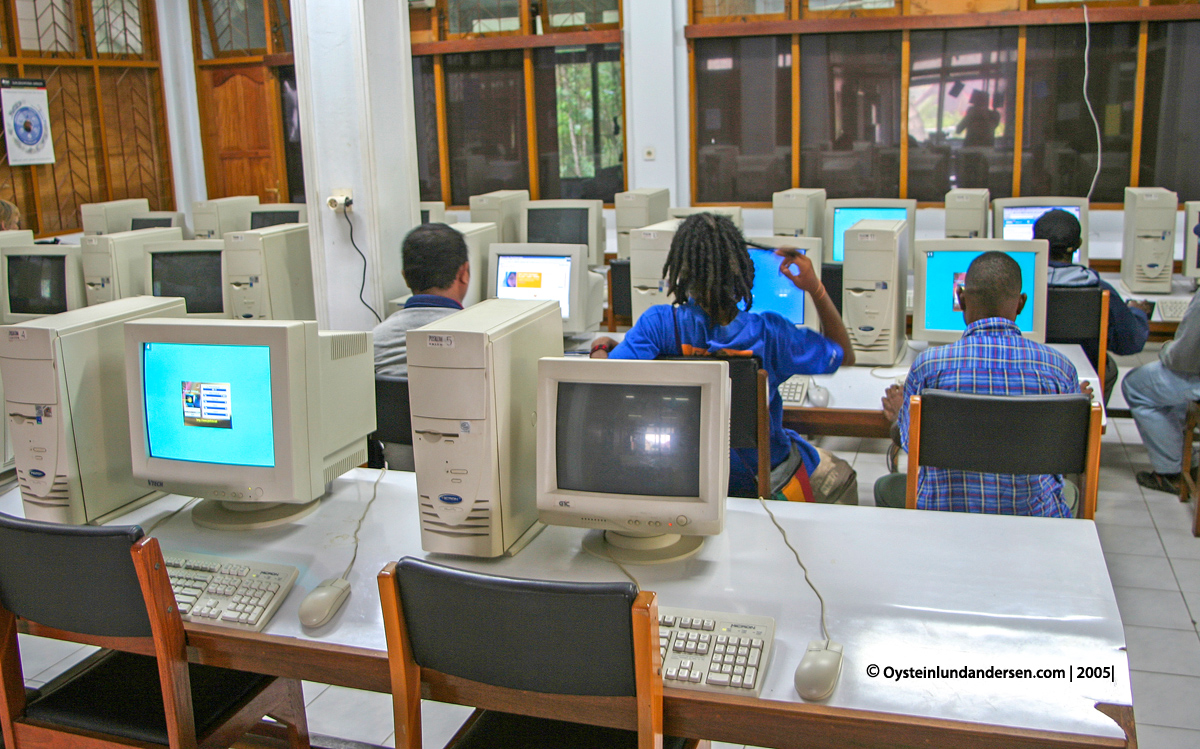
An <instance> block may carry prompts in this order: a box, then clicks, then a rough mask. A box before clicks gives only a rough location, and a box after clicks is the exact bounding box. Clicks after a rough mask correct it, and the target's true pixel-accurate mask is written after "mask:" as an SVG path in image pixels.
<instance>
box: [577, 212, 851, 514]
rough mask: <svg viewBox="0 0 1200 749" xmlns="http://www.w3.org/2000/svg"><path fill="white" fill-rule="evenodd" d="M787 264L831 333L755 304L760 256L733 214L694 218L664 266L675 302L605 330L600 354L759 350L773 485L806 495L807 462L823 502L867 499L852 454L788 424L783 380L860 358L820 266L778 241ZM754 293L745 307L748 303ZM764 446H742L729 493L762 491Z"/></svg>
mask: <svg viewBox="0 0 1200 749" xmlns="http://www.w3.org/2000/svg"><path fill="white" fill-rule="evenodd" d="M777 254H779V255H780V256H781V257H782V260H781V261H780V268H779V272H780V273H782V274H783V275H785V276H787V277H788V278H789V279H791V281H792V283H793V284H795V285H796V287H797V288H798V289H800V290H801V291H804V292H805V293H807V294H811V295H812V298H813V299H814V300H815V302H816V306H817V312H818V314H819V316H820V319H821V327H822V329H823V330H826V331H829V334H828V337H826V336H823V335H821V334H820V333H817V332H815V331H812V330H809V329H807V328H797V327H796V326H795V325H793V324H792V323H791V322H789V321H788V320H786V319H785V318H784V317H783V316H781V315H778V314H776V313H774V312H763V313H761V314H760V313H757V312H753V311H751V309H752V302H753V297H752V295H751V287H752V286H753V283H754V264H753V262H752V261H751V260H750V254H749V252H748V251H747V250H746V240H745V238H744V237H743V236H742V232H741V231H740V230H738V228H737V227H736V226H734V224H733V222H732V221H730V220H729V218H727V217H725V216H718V215H714V214H711V213H698V214H695V215H693V216H690V217H688V219H687V220H686V221H684V222H683V223H682V224H681V225H680V227H679V229H678V231H676V233H675V237H674V239H673V240H672V241H671V250H670V252H669V253H668V255H667V262H666V265H665V266H663V276H664V277H665V278H666V280H667V283H668V288H669V289H670V293H671V294H672V295H673V296H674V298H675V304H673V305H667V304H660V305H655V306H653V307H651V308H650V309H648V310H646V312H644V313H643V314H642V316H641V317H639V318H638V321H637V323H636V324H635V325H634V326H633V329H632V330H630V331H629V332H628V333H626V334H625V339H624V340H623V341H622V342H621V343H620V344H618V343H617V342H616V341H614V340H613V339H611V338H607V337H601V338H598V339H596V341H595V342H594V344H593V347H592V356H593V357H595V358H606V357H611V358H614V359H655V358H657V357H659V356H679V355H687V356H691V355H700V356H702V355H704V354H706V353H708V352H717V351H732V352H752V353H753V354H754V355H756V356H758V357H759V358H760V360H761V361H762V363H763V368H764V369H766V371H767V378H768V384H769V387H770V401H769V410H770V420H771V487H772V489H773V490H774V491H773V498H774V499H793V500H802V499H803V498H804V493H803V488H802V487H803V479H802V477H801V476H800V475H798V474H799V473H800V471H801V469H802V468H803V469H804V471H806V473H807V477H808V478H809V480H810V483H811V486H812V490H813V495H814V497H815V499H816V500H817V501H818V502H838V503H841V504H858V479H857V476H856V474H855V472H854V469H853V468H851V467H850V464H849V463H847V462H846V461H844V460H842V459H841V458H838V457H837V456H835V455H833V454H832V453H830V452H829V451H827V450H823V449H821V448H817V447H814V446H813V445H811V444H809V443H808V442H806V441H804V439H802V438H801V437H800V435H798V434H796V433H795V432H793V431H791V430H789V429H784V428H783V401H782V400H781V399H780V397H779V393H778V392H777V387H778V385H779V383H781V382H783V381H785V380H787V379H788V378H789V377H791V376H792V375H794V374H827V373H829V372H833V371H835V370H836V369H837V368H838V367H839V366H841V365H842V364H843V363H844V364H847V365H850V364H853V363H854V349H853V348H852V347H851V345H850V338H849V336H848V335H847V334H846V325H845V323H843V322H842V317H841V315H839V314H838V311H837V308H835V307H834V306H833V302H832V301H830V299H829V296H828V295H827V294H826V293H825V288H824V287H823V286H822V285H821V277H820V271H819V270H817V269H814V268H813V267H812V263H811V262H809V260H808V258H806V257H805V256H804V255H802V254H801V253H800V252H798V251H796V250H794V249H782V250H778V251H777ZM743 302H744V305H742V306H744V308H745V311H743V310H742V309H741V308H740V307H739V305H741V304H742V303H743ZM757 467H758V455H757V453H756V452H755V451H754V450H752V449H741V450H732V451H731V455H730V470H729V494H730V496H735V497H756V496H758V490H757V487H758V483H757V478H756V476H757Z"/></svg>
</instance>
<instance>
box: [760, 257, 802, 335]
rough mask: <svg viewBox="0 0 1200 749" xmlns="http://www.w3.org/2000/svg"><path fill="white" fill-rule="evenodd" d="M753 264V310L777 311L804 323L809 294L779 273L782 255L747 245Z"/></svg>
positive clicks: (795, 321)
mask: <svg viewBox="0 0 1200 749" xmlns="http://www.w3.org/2000/svg"><path fill="white" fill-rule="evenodd" d="M747 249H748V250H749V252H750V260H751V262H753V263H754V287H753V289H751V291H752V293H753V295H754V302H753V305H752V306H751V311H753V312H776V313H778V314H780V315H783V316H784V317H785V318H787V319H788V320H790V321H791V322H792V324H794V325H797V326H802V325H804V322H805V304H806V298H805V297H806V295H805V293H804V292H803V291H801V290H800V289H797V288H796V285H795V284H794V283H792V281H791V279H790V278H788V277H787V276H785V275H783V274H782V273H780V272H779V265H780V263H782V262H783V258H781V257H780V256H779V255H776V254H775V251H774V250H763V249H759V248H757V247H749V248H747Z"/></svg>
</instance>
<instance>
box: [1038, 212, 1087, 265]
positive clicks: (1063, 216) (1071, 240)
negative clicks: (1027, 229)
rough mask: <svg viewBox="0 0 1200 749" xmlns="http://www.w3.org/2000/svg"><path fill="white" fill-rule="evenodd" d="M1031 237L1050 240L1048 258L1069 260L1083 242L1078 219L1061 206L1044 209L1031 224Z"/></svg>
mask: <svg viewBox="0 0 1200 749" xmlns="http://www.w3.org/2000/svg"><path fill="white" fill-rule="evenodd" d="M1033 238H1034V239H1045V240H1047V241H1048V242H1050V259H1052V260H1059V261H1061V260H1070V259H1071V253H1073V252H1075V250H1078V249H1079V246H1080V245H1081V244H1083V236H1082V229H1081V228H1080V226H1079V219H1077V218H1075V217H1074V216H1073V215H1071V214H1070V213H1069V212H1067V211H1064V210H1063V209H1061V208H1055V209H1054V210H1052V211H1046V212H1045V213H1043V214H1042V215H1041V217H1040V218H1039V219H1038V220H1037V221H1035V222H1034V224H1033Z"/></svg>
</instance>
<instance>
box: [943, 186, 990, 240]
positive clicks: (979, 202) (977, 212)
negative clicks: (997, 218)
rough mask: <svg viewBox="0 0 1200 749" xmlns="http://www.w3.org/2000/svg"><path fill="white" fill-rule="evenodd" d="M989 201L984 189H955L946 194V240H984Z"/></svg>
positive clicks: (986, 232) (986, 191)
mask: <svg viewBox="0 0 1200 749" xmlns="http://www.w3.org/2000/svg"><path fill="white" fill-rule="evenodd" d="M991 199H992V193H991V191H990V190H988V189H987V188H986V187H957V188H955V189H953V190H951V191H950V192H948V193H946V238H947V239H951V238H953V239H973V238H986V237H987V234H988V229H987V225H988V203H990V202H991Z"/></svg>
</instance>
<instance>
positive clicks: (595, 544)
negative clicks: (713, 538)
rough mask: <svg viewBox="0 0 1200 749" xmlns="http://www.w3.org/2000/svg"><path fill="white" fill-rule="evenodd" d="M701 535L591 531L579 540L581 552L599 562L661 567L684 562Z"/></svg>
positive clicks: (700, 540)
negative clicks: (641, 534)
mask: <svg viewBox="0 0 1200 749" xmlns="http://www.w3.org/2000/svg"><path fill="white" fill-rule="evenodd" d="M703 545H704V536H681V535H679V534H678V533H664V534H662V535H659V536H627V535H625V534H624V533H618V532H617V531H591V532H590V533H588V534H587V535H586V536H585V537H584V539H583V550H584V551H586V552H587V553H589V554H591V555H593V556H597V557H600V558H601V559H612V560H614V561H617V562H621V563H622V564H664V563H666V562H675V561H678V560H680V559H687V558H688V557H690V556H691V555H693V554H695V553H696V552H697V551H700V547H701V546H703Z"/></svg>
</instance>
